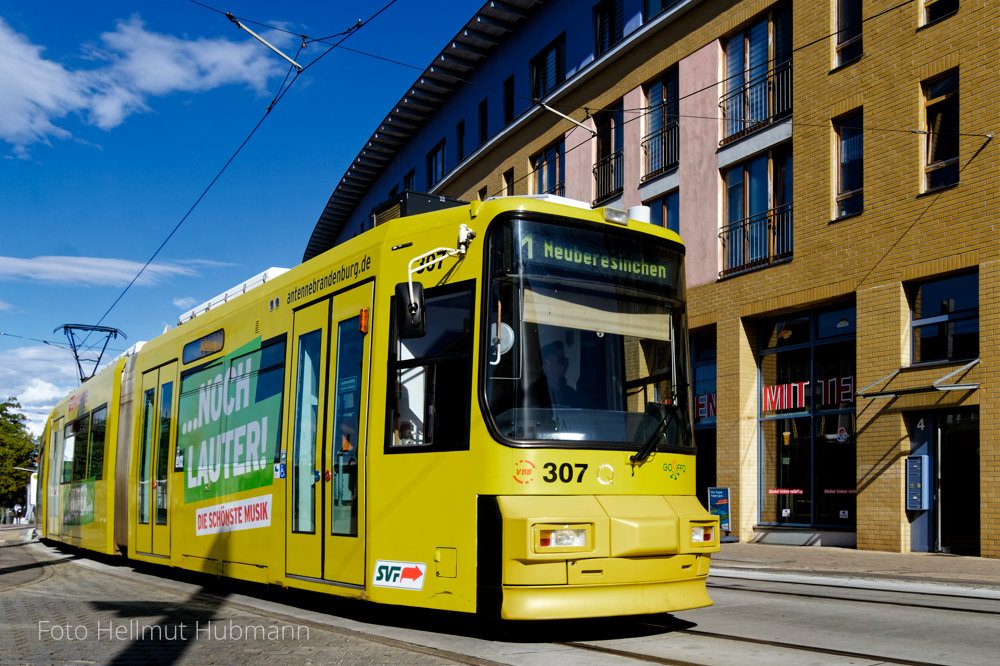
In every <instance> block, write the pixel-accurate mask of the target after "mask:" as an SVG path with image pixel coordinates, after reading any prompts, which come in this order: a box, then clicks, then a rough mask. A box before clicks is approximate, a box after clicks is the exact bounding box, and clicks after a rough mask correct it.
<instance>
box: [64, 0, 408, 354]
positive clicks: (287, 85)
mask: <svg viewBox="0 0 1000 666" xmlns="http://www.w3.org/2000/svg"><path fill="white" fill-rule="evenodd" d="M189 1H190V2H192V3H193V4H196V5H199V6H201V7H204V8H206V9H208V10H211V11H214V12H218V13H220V14H223V15H225V12H222V11H220V10H218V9H216V8H214V7H211V6H209V5H206V4H205V3H202V2H198V0H189ZM396 2H397V0H389V2H387V3H386V4H385V5H383V7H382V8H381V9H379V10H378V11H377V12H375V13H374V14H373V15H372V16H370V17H369V18H368V19H367V20H364V21H362V20H359V21H358V22H357V23H355V24H354V25H353V26H352V27H351V28H349V29H347V30H345V31H343V32H342V33H339V34H340V35H341V39H340V42H342V41H343V40H345V39H347V38H348V37H350V36H351V35H353V34H354V33H355V32H357V31H358V30H359V29H360V28H361V27H363V26H364V25H366V24H367V23H369V22H370V21H372V20H374V19H375V18H377V17H378V16H379V15H381V14H382V13H383V12H384V11H386V10H387V9H388V8H389V7H391V6H392V5H394V4H395V3H396ZM248 22H249V21H248ZM254 24H255V25H256V24H257V23H256V22H254ZM340 42H337V43H334V44H332V45H330V47H329V48H328V49H326V50H325V51H324V52H323V53H321V54H320V55H318V56H317V57H316V58H315V59H313V60H312V61H311V62H309V63H308V64H306V65H305V66H304V67H303V68H302V69H300V70H298V71H296V73H295V76H294V77H293V78H292V80H291V81H288V76H289V74H290V72H291V69H292V68H290V69H289V73H286V75H285V79H284V80H283V81H282V84H281V86H280V87H279V88H278V92H277V93H276V94H275V96H274V98H273V99H272V100H271V103H270V104H269V105H268V106H267V110H266V111H265V112H264V114H263V115H262V116H261V118H260V120H258V121H257V123H256V124H255V125H254V126H253V129H251V130H250V132H249V133H248V134H247V136H246V138H245V139H243V141H242V142H241V143H240V145H239V147H237V148H236V150H235V151H233V153H232V155H230V157H229V159H228V160H226V163H225V164H224V165H223V166H222V168H221V169H219V171H218V172H217V173H216V174H215V176H214V177H213V178H212V180H211V181H210V182H209V183H208V185H207V186H206V187H205V188H204V189H203V190H202V191H201V193H200V194H199V195H198V197H197V198H196V199H195V201H194V203H193V204H191V206H190V208H188V210H187V212H185V213H184V215H183V216H182V217H181V219H180V220H179V221H178V222H177V224H175V225H174V227H173V229H171V230H170V233H168V234H167V236H166V238H164V239H163V241H162V242H161V243H160V245H159V246H158V247H157V248H156V250H155V251H154V252H153V254H152V255H151V256H150V257H149V259H148V260H147V261H146V263H145V264H144V265H143V266H142V268H140V269H139V271H138V272H137V273H136V274H135V276H134V277H133V278H132V280H131V281H130V282H129V283H128V285H126V286H125V288H124V289H123V290H122V292H121V293H120V294H119V295H118V297H117V298H116V299H115V300H114V302H112V303H111V305H110V306H109V307H108V309H107V310H106V311H105V312H104V314H103V315H101V318H100V319H98V321H97V325H100V324H101V323H102V322H103V321H104V320H105V319H106V318H107V316H108V315H109V314H110V313H111V311H112V310H114V308H115V307H116V306H117V305H118V303H120V302H121V300H122V298H124V297H125V294H127V293H128V291H129V290H130V289H131V288H132V286H133V285H134V284H135V283H136V281H137V280H138V279H139V277H140V276H142V274H143V273H144V272H145V271H146V269H147V268H148V267H149V265H150V264H151V263H152V262H153V260H154V259H156V257H157V256H158V255H159V254H160V252H161V251H162V250H163V248H164V247H165V246H166V244H167V243H168V242H169V241H170V239H171V238H173V236H174V234H176V233H177V231H178V230H179V229H180V228H181V226H182V225H183V224H184V222H185V221H187V219H188V218H189V217H190V216H191V213H193V212H194V210H195V208H197V207H198V204H200V203H201V201H202V200H203V199H204V198H205V196H206V195H207V194H208V192H209V191H210V190H211V189H212V187H213V186H214V185H215V183H216V182H218V180H219V179H220V178H221V177H222V175H223V174H224V173H225V171H226V169H228V168H229V165H230V164H232V163H233V161H234V160H235V159H236V157H237V156H238V155H239V154H240V153H241V152H242V151H243V149H244V148H245V147H246V145H247V144H248V143H249V142H250V140H251V139H252V138H253V136H254V135H255V134H256V133H257V130H258V129H260V127H261V125H263V124H264V121H265V120H267V118H268V117H269V115H270V113H271V111H272V110H273V109H274V107H275V106H276V105H277V104H278V102H280V101H281V99H282V98H283V97H284V96H285V94H287V93H288V91H289V90H290V89H291V87H292V86H293V85H294V84H295V82H296V81H297V80H298V78H299V76H301V75H302V73H303V72H305V71H306V70H307V69H309V68H310V67H312V66H313V65H315V64H316V63H317V62H319V61H320V60H321V59H323V58H324V57H325V56H326V55H327V54H328V53H330V52H331V51H332V50H333V49H334V48H336V47H337V46H338V45H339V43H340ZM299 50H300V51H301V46H300V47H299ZM88 337H89V336H88ZM86 341H87V339H86V338H85V339H84V342H83V344H86Z"/></svg>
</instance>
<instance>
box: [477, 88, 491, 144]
mask: <svg viewBox="0 0 1000 666" xmlns="http://www.w3.org/2000/svg"><path fill="white" fill-rule="evenodd" d="M488 108H489V106H488V105H487V103H486V100H485V99H484V100H483V101H482V102H480V103H479V145H483V144H484V143H486V139H488V138H490V132H489V128H488V126H487V120H488V116H487V109H488Z"/></svg>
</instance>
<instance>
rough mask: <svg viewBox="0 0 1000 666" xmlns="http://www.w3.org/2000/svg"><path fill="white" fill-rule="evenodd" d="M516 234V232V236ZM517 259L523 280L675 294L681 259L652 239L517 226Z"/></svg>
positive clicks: (527, 224)
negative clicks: (544, 279)
mask: <svg viewBox="0 0 1000 666" xmlns="http://www.w3.org/2000/svg"><path fill="white" fill-rule="evenodd" d="M515 233H517V232H515ZM517 235H518V237H519V240H520V245H519V255H520V260H521V269H522V270H523V271H524V272H525V273H526V274H528V275H538V276H549V275H552V276H561V277H570V278H575V279H582V280H586V281H592V282H602V283H615V284H619V285H622V284H624V285H627V286H634V287H637V288H645V289H653V290H655V291H657V292H660V293H662V292H663V290H665V289H666V290H668V291H674V290H676V289H677V287H678V285H679V282H680V275H679V271H680V266H681V254H680V253H679V252H678V251H677V250H676V249H674V248H672V247H670V246H668V245H667V243H666V241H664V242H657V241H658V240H659V239H657V238H655V237H652V236H640V235H639V234H634V235H633V236H628V235H624V234H622V233H620V232H619V233H604V232H600V231H592V230H589V229H579V228H569V227H563V226H558V225H551V224H539V223H534V222H527V221H522V222H521V223H520V233H519V234H517Z"/></svg>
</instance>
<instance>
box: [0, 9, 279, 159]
mask: <svg viewBox="0 0 1000 666" xmlns="http://www.w3.org/2000/svg"><path fill="white" fill-rule="evenodd" d="M269 37H270V36H269ZM274 38H275V39H277V40H278V41H279V42H281V41H283V40H282V38H280V37H277V36H275V37H274ZM100 39H101V42H100V44H98V45H92V46H90V47H88V48H87V50H86V55H87V56H89V59H90V61H91V62H95V63H96V66H95V67H93V68H91V69H75V70H74V69H68V68H67V67H65V66H64V65H62V64H60V63H58V62H55V61H53V60H48V59H46V58H45V57H44V51H45V48H44V47H42V46H39V45H36V44H32V43H31V41H30V40H29V39H28V38H27V37H26V36H24V35H21V34H19V33H18V32H16V31H15V30H13V29H12V28H11V27H10V26H9V25H8V24H7V23H6V22H5V21H4V20H3V18H0V90H3V95H2V96H0V139H3V140H5V141H7V142H8V143H10V144H11V145H12V146H13V155H14V156H15V157H18V158H22V159H26V158H27V157H28V153H27V150H26V146H28V145H30V144H33V143H37V142H42V143H48V142H49V139H51V138H56V139H67V138H70V136H71V135H70V133H69V132H68V131H67V130H65V129H64V128H62V127H59V126H58V125H57V124H56V123H57V121H59V120H61V119H63V118H65V117H66V116H68V115H70V114H80V116H81V117H82V118H83V119H84V120H85V121H86V122H89V123H91V124H93V125H96V126H98V127H100V128H102V129H105V130H109V129H111V128H113V127H116V126H117V125H120V124H121V123H122V122H124V120H125V118H126V117H128V116H129V115H131V114H133V113H139V112H143V111H148V110H149V104H148V99H149V98H150V97H156V96H165V95H169V94H171V93H175V92H203V91H206V90H211V89H213V88H218V87H221V86H226V85H244V86H247V87H249V88H251V89H252V90H254V91H256V92H257V93H258V94H263V93H264V92H265V89H266V85H267V81H268V79H269V78H270V77H273V76H280V75H281V74H282V73H283V71H284V70H283V68H282V66H281V65H280V64H279V61H278V60H277V59H275V58H274V57H273V56H272V54H271V53H270V51H268V50H267V49H266V48H264V47H262V46H261V45H260V44H258V43H257V42H256V41H254V40H253V39H251V38H249V37H247V38H246V39H240V40H238V41H230V40H228V39H221V38H217V39H205V38H201V39H181V38H179V37H174V36H172V35H164V34H160V33H156V32H151V31H149V30H147V29H146V26H145V24H144V23H143V22H142V20H141V19H140V18H138V17H137V16H133V17H132V18H130V19H128V20H122V21H119V22H118V24H117V25H116V26H115V29H114V30H112V31H110V32H105V33H103V34H102V35H101V37H100Z"/></svg>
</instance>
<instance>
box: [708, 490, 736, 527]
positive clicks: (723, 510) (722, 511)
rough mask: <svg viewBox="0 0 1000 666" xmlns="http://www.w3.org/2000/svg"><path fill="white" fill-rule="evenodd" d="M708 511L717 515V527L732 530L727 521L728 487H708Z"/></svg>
mask: <svg viewBox="0 0 1000 666" xmlns="http://www.w3.org/2000/svg"><path fill="white" fill-rule="evenodd" d="M708 512H709V513H710V514H712V515H713V516H718V517H719V529H720V530H722V531H723V532H732V531H733V530H732V525H731V524H730V522H729V488H709V489H708Z"/></svg>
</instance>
